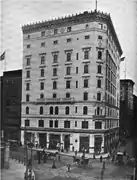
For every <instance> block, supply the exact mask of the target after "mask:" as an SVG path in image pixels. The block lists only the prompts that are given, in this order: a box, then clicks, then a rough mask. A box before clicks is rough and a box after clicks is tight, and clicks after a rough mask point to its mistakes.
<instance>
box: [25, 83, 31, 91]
mask: <svg viewBox="0 0 137 180" xmlns="http://www.w3.org/2000/svg"><path fill="white" fill-rule="evenodd" d="M29 90H30V83H26V91H29Z"/></svg>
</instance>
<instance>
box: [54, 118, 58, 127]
mask: <svg viewBox="0 0 137 180" xmlns="http://www.w3.org/2000/svg"><path fill="white" fill-rule="evenodd" d="M54 126H55V128H58V120H55V124H54Z"/></svg>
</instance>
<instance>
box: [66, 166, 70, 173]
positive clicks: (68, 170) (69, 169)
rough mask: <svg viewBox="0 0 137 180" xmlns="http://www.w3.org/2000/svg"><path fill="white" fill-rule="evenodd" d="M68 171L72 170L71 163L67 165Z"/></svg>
mask: <svg viewBox="0 0 137 180" xmlns="http://www.w3.org/2000/svg"><path fill="white" fill-rule="evenodd" d="M67 168H68V172H70V164H68V165H67Z"/></svg>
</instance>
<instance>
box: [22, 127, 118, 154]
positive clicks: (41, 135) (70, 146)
mask: <svg viewBox="0 0 137 180" xmlns="http://www.w3.org/2000/svg"><path fill="white" fill-rule="evenodd" d="M26 134H27V140H28V141H31V142H33V143H34V145H37V146H39V147H46V148H48V149H57V148H58V146H59V147H60V149H61V150H67V151H75V150H77V151H78V152H82V151H83V149H84V150H85V151H86V152H87V153H95V154H100V153H107V152H109V151H110V150H111V149H113V148H115V147H114V146H115V144H116V143H117V142H118V139H119V137H118V131H117V130H115V131H112V132H105V133H97V132H95V133H92V134H91V133H86V132H85V133H72V132H71V133H70V132H69V133H68V132H44V131H37V132H36V131H32V130H28V131H27V133H26ZM21 142H22V144H24V131H23V130H22V131H21Z"/></svg>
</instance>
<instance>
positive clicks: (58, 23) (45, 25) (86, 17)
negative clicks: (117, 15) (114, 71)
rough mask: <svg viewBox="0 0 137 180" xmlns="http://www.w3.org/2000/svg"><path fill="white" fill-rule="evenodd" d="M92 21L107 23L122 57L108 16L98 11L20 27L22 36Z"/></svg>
mask: <svg viewBox="0 0 137 180" xmlns="http://www.w3.org/2000/svg"><path fill="white" fill-rule="evenodd" d="M92 21H102V22H105V23H107V25H108V27H109V29H110V31H111V33H112V35H113V37H114V40H115V42H116V45H117V47H118V49H119V53H120V55H122V49H121V46H120V43H119V40H118V37H117V34H116V32H115V29H114V26H113V23H112V20H111V17H110V14H107V13H103V12H100V11H96V10H95V11H91V12H88V11H84V12H83V13H79V14H75V15H71V16H70V15H69V16H67V17H62V18H58V19H52V20H49V21H42V22H36V23H33V24H27V25H24V26H22V31H23V34H27V33H32V32H37V31H42V30H43V29H54V28H58V27H64V26H72V25H74V24H81V23H86V22H87V23H88V22H92Z"/></svg>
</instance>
